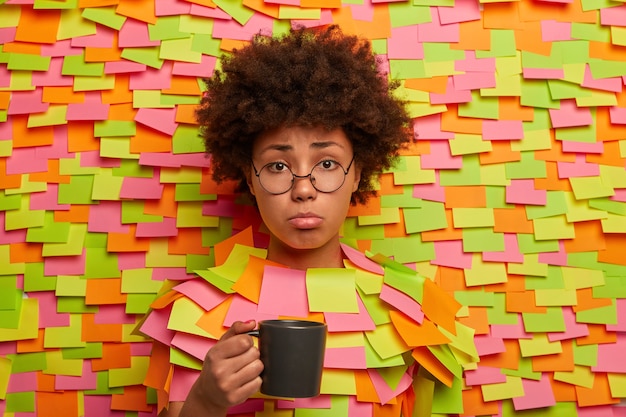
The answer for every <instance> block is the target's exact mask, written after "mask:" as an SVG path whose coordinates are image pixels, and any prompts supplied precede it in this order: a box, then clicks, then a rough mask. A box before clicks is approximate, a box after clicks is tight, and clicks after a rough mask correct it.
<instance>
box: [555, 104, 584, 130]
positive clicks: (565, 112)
mask: <svg viewBox="0 0 626 417" xmlns="http://www.w3.org/2000/svg"><path fill="white" fill-rule="evenodd" d="M548 113H549V114H550V120H551V121H552V127H554V128H560V127H573V126H589V125H591V124H592V123H593V118H592V116H591V112H590V110H589V109H588V108H587V107H578V106H577V105H576V101H575V100H561V107H560V108H559V109H548Z"/></svg>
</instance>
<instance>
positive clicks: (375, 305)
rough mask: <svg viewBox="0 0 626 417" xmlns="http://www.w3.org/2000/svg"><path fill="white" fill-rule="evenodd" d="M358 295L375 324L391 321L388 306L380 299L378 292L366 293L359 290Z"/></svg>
mask: <svg viewBox="0 0 626 417" xmlns="http://www.w3.org/2000/svg"><path fill="white" fill-rule="evenodd" d="M359 295H360V297H361V301H363V304H364V305H365V308H366V309H367V313H368V314H369V316H370V317H371V318H372V320H373V321H374V323H375V324H376V325H377V326H378V325H381V324H385V323H390V322H391V318H390V317H389V306H388V304H387V303H385V302H384V301H382V300H381V299H380V297H379V295H378V294H371V295H368V294H364V293H363V292H362V291H360V290H359Z"/></svg>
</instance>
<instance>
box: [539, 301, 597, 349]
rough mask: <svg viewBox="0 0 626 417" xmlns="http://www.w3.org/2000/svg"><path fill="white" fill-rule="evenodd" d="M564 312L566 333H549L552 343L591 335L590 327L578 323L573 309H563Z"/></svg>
mask: <svg viewBox="0 0 626 417" xmlns="http://www.w3.org/2000/svg"><path fill="white" fill-rule="evenodd" d="M562 312H563V321H564V322H565V331H564V332H554V333H548V340H549V341H550V342H556V341H560V340H567V339H576V338H578V337H585V336H587V335H589V327H587V325H586V324H585V323H578V322H577V321H576V313H574V311H573V310H572V309H571V307H563V309H562ZM607 330H608V326H607Z"/></svg>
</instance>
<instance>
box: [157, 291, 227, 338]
mask: <svg viewBox="0 0 626 417" xmlns="http://www.w3.org/2000/svg"><path fill="white" fill-rule="evenodd" d="M204 313H205V311H204V309H203V308H202V307H200V306H199V305H198V304H196V303H194V302H193V301H191V300H190V299H188V298H179V299H177V300H176V301H175V302H174V304H173V307H172V312H171V313H170V318H169V321H168V322H167V328H168V329H170V330H176V331H181V332H185V333H190V334H195V335H198V336H202V337H208V338H211V339H216V338H217V336H216V335H211V334H210V333H209V332H207V331H206V330H204V329H202V328H201V327H198V326H197V325H196V322H197V321H198V320H199V319H200V318H201V317H202V315H203V314H204Z"/></svg>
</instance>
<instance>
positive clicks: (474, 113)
mask: <svg viewBox="0 0 626 417" xmlns="http://www.w3.org/2000/svg"><path fill="white" fill-rule="evenodd" d="M458 113H459V116H461V117H473V118H482V119H493V120H498V119H499V118H500V100H499V99H498V98H497V97H483V96H481V95H480V93H479V92H478V91H476V90H472V100H471V101H470V102H469V103H461V104H459V110H458ZM487 142H488V141H487Z"/></svg>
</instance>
